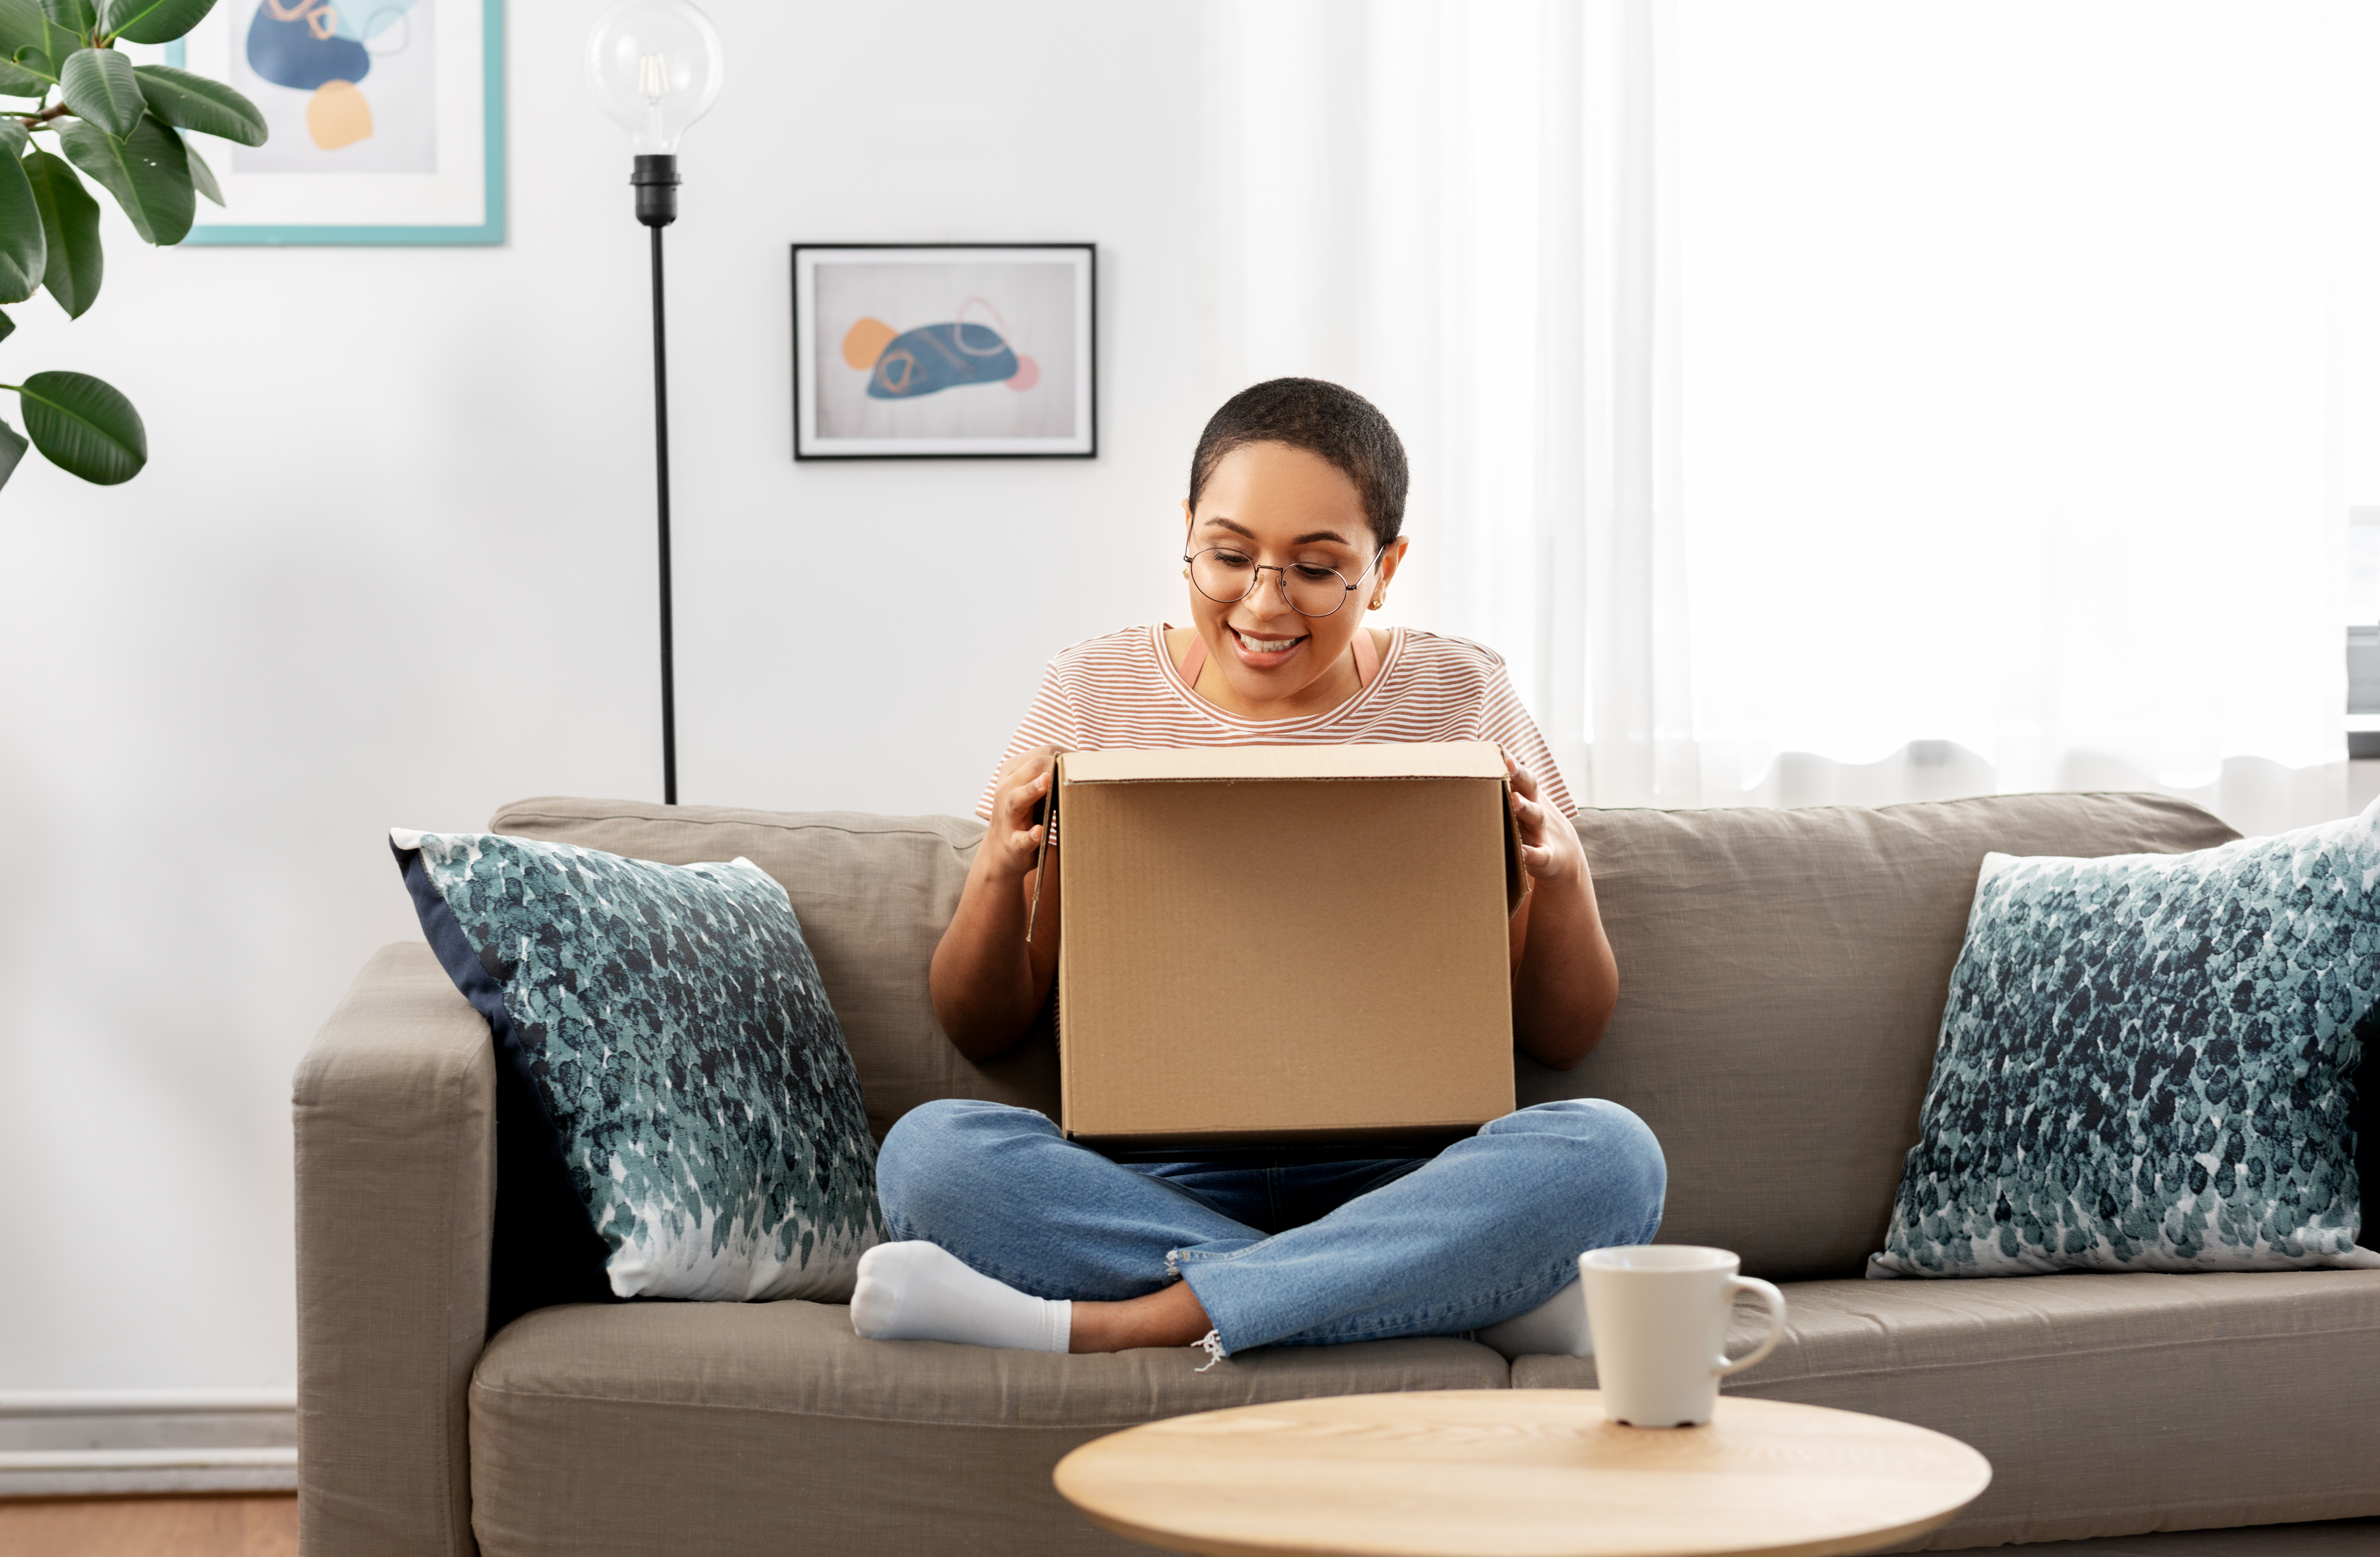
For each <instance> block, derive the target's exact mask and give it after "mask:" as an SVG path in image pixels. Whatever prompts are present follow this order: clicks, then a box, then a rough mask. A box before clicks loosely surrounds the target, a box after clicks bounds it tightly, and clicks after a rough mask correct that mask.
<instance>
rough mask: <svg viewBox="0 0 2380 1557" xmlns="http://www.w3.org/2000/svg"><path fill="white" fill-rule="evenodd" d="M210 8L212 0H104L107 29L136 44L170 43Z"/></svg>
mask: <svg viewBox="0 0 2380 1557" xmlns="http://www.w3.org/2000/svg"><path fill="white" fill-rule="evenodd" d="M214 8H215V0H107V30H109V31H110V32H113V33H115V35H116V36H117V37H118V38H129V39H131V40H132V41H133V42H134V43H172V42H173V41H174V40H175V39H176V38H179V37H180V36H181V35H182V34H183V33H185V32H188V30H190V29H192V28H193V27H196V26H198V25H199V23H200V21H202V20H204V19H205V18H206V14H207V13H208V12H209V11H212V10H213V9H214Z"/></svg>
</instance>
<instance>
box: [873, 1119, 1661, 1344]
mask: <svg viewBox="0 0 2380 1557" xmlns="http://www.w3.org/2000/svg"><path fill="white" fill-rule="evenodd" d="M877 1178H878V1186H879V1191H880V1196H881V1198H882V1200H883V1206H884V1217H885V1222H886V1225H887V1227H888V1229H889V1230H890V1231H891V1232H892V1236H893V1237H894V1238H895V1239H899V1240H903V1241H904V1242H903V1243H901V1244H893V1245H886V1246H883V1247H881V1248H880V1249H878V1250H871V1251H870V1252H869V1254H868V1257H867V1259H865V1260H864V1261H863V1263H862V1269H861V1276H860V1290H859V1292H858V1293H857V1294H856V1295H855V1296H854V1298H853V1306H852V1318H853V1323H854V1324H855V1326H856V1327H858V1328H859V1330H860V1332H861V1333H862V1334H867V1335H875V1336H880V1337H884V1338H888V1339H889V1338H894V1337H905V1338H919V1339H935V1340H948V1341H973V1342H977V1343H978V1344H993V1345H1011V1346H1034V1347H1038V1348H1040V1349H1046V1350H1051V1351H1059V1350H1065V1349H1068V1348H1069V1346H1070V1344H1071V1347H1072V1349H1074V1350H1076V1351H1111V1350H1119V1349H1122V1348H1123V1347H1124V1346H1133V1345H1181V1344H1188V1343H1190V1342H1192V1341H1195V1340H1196V1339H1197V1338H1198V1337H1199V1336H1200V1335H1201V1334H1202V1333H1204V1332H1207V1331H1208V1329H1209V1328H1211V1330H1212V1332H1213V1334H1214V1337H1215V1342H1216V1344H1217V1346H1218V1348H1219V1349H1220V1351H1222V1352H1224V1353H1230V1352H1236V1351H1242V1350H1245V1349H1246V1348H1248V1347H1251V1346H1262V1345H1270V1344H1290V1345H1306V1344H1324V1343H1329V1342H1338V1341H1370V1340H1383V1339H1387V1338H1389V1337H1391V1336H1400V1335H1449V1334H1458V1333H1461V1332H1466V1331H1472V1330H1477V1329H1480V1328H1482V1327H1485V1326H1488V1325H1491V1324H1495V1323H1497V1322H1499V1321H1500V1320H1510V1319H1512V1318H1514V1317H1516V1316H1519V1315H1522V1314H1525V1313H1528V1312H1529V1311H1530V1310H1532V1309H1534V1308H1537V1307H1538V1306H1539V1305H1541V1304H1543V1303H1545V1302H1546V1301H1547V1299H1548V1298H1549V1297H1551V1296H1552V1295H1554V1294H1555V1293H1556V1292H1558V1291H1560V1289H1561V1288H1562V1287H1563V1286H1564V1285H1566V1284H1567V1283H1569V1282H1571V1281H1572V1280H1573V1279H1575V1277H1576V1275H1577V1265H1576V1260H1577V1258H1578V1255H1579V1252H1580V1251H1581V1250H1583V1249H1590V1248H1601V1247H1608V1246H1610V1245H1614V1244H1635V1243H1644V1242H1645V1241H1647V1240H1649V1239H1650V1238H1651V1237H1652V1236H1653V1234H1654V1231H1655V1230H1656V1229H1657V1228H1658V1226H1659V1225H1660V1220H1661V1197H1662V1191H1663V1188H1664V1186H1665V1183H1666V1170H1665V1167H1664V1165H1663V1162H1662V1158H1661V1149H1660V1146H1659V1144H1658V1142H1656V1141H1655V1140H1654V1138H1653V1134H1652V1132H1651V1131H1650V1130H1648V1129H1646V1128H1645V1125H1644V1122H1643V1121H1642V1120H1639V1119H1638V1118H1637V1117H1636V1116H1635V1115H1634V1114H1633V1113H1629V1112H1628V1110H1626V1109H1624V1108H1621V1106H1620V1105H1618V1104H1617V1103H1609V1102H1604V1101H1598V1100H1585V1101H1572V1102H1555V1103H1540V1104H1538V1105H1537V1106H1536V1107H1534V1108H1525V1109H1522V1110H1521V1111H1519V1112H1518V1113H1509V1114H1506V1115H1505V1116H1504V1117H1503V1118H1501V1119H1497V1120H1493V1121H1490V1122H1489V1123H1488V1124H1487V1125H1483V1126H1482V1127H1481V1128H1480V1130H1479V1133H1478V1134H1476V1135H1475V1136H1468V1137H1464V1138H1463V1139H1462V1140H1460V1141H1457V1142H1456V1143H1455V1144H1454V1145H1452V1146H1450V1147H1448V1148H1447V1149H1446V1150H1444V1151H1441V1152H1440V1153H1439V1154H1438V1155H1437V1156H1436V1157H1434V1158H1429V1159H1426V1160H1407V1161H1383V1162H1330V1163H1312V1164H1303V1165H1273V1166H1255V1167H1236V1166H1232V1165H1229V1164H1205V1165H1201V1164H1188V1163H1177V1164H1166V1165H1163V1166H1154V1167H1141V1166H1130V1165H1124V1164H1120V1163H1117V1162H1111V1161H1110V1160H1109V1159H1108V1158H1106V1157H1104V1156H1102V1155H1100V1154H1099V1152H1096V1151H1093V1150H1090V1149H1089V1148H1087V1147H1084V1146H1080V1145H1077V1144H1075V1142H1072V1141H1069V1140H1067V1139H1066V1138H1065V1137H1062V1135H1060V1134H1059V1132H1058V1128H1057V1126H1056V1125H1052V1124H1051V1123H1050V1121H1049V1120H1048V1119H1047V1118H1046V1117H1044V1116H1043V1115H1041V1114H1039V1113H1034V1112H1032V1111H1031V1110H1028V1109H1019V1108H1010V1107H1007V1106H1004V1105H1002V1104H999V1103H987V1102H977V1101H965V1100H946V1101H941V1102H934V1103H929V1104H927V1105H925V1106H924V1107H922V1108H918V1109H916V1110H914V1111H912V1112H911V1113H908V1114H906V1115H905V1116H904V1117H903V1118H902V1120H901V1121H900V1123H899V1124H897V1125H894V1126H893V1128H892V1134H891V1135H890V1136H888V1137H886V1139H885V1142H884V1149H883V1151H882V1152H881V1154H880V1157H879V1159H878V1163H877ZM911 1241H915V1242H916V1243H920V1244H926V1245H931V1246H934V1247H936V1248H939V1249H941V1250H943V1251H946V1252H947V1253H948V1254H949V1255H953V1256H955V1257H956V1260H955V1261H952V1260H945V1259H940V1258H939V1257H937V1256H934V1255H933V1254H932V1253H931V1252H930V1251H929V1250H925V1249H912V1248H909V1247H908V1245H909V1243H910V1242H911ZM961 1265H963V1266H964V1267H965V1270H962V1269H959V1267H960V1266H961ZM969 1271H972V1272H975V1273H977V1275H976V1277H975V1278H974V1279H970V1277H969V1274H968V1272H969ZM1177 1276H1178V1277H1179V1278H1180V1283H1179V1284H1176V1280H1175V1279H1176V1277H1177ZM985 1277H988V1278H990V1280H989V1281H985V1280H982V1279H981V1278H985ZM1003 1289H1005V1291H1003ZM1068 1304H1072V1305H1074V1307H1073V1308H1071V1309H1070V1308H1067V1307H1066V1305H1068Z"/></svg>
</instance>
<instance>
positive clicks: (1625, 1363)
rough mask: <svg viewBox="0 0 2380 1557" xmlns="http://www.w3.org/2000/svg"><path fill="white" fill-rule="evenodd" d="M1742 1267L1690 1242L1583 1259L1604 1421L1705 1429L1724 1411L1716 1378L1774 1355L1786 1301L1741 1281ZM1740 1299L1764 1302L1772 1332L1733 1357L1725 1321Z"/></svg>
mask: <svg viewBox="0 0 2380 1557" xmlns="http://www.w3.org/2000/svg"><path fill="white" fill-rule="evenodd" d="M1740 1264H1741V1261H1739V1260H1738V1259H1736V1257H1735V1256H1734V1255H1732V1254H1730V1253H1729V1252H1728V1251H1727V1250H1725V1249H1713V1248H1700V1247H1695V1246H1694V1245H1692V1244H1634V1245H1630V1246H1628V1247H1623V1248H1608V1249H1590V1250H1588V1251H1587V1252H1586V1253H1585V1254H1582V1255H1580V1256H1579V1257H1578V1277H1579V1281H1580V1283H1581V1284H1582V1285H1584V1286H1585V1290H1586V1325H1587V1329H1588V1331H1589V1332H1591V1333H1592V1334H1593V1335H1594V1337H1595V1369H1596V1375H1597V1381H1599V1382H1600V1383H1601V1385H1602V1387H1603V1414H1604V1416H1606V1417H1609V1418H1610V1419H1611V1420H1612V1421H1615V1422H1622V1423H1626V1424H1627V1425H1628V1426H1631V1427H1639V1428H1691V1427H1700V1426H1701V1425H1702V1424H1703V1423H1705V1422H1707V1421H1709V1420H1710V1419H1711V1413H1712V1412H1714V1411H1716V1410H1717V1409H1718V1381H1719V1380H1720V1378H1721V1377H1723V1376H1724V1375H1726V1374H1730V1373H1734V1372H1738V1371H1741V1370H1742V1369H1743V1368H1750V1367H1751V1366H1752V1365H1753V1364H1754V1363H1755V1362H1758V1361H1759V1360H1760V1359H1761V1358H1762V1357H1765V1356H1767V1355H1768V1354H1769V1353H1770V1352H1772V1351H1775V1350H1776V1349H1777V1343H1778V1342H1779V1340H1780V1339H1782V1338H1783V1336H1784V1334H1785V1295H1784V1294H1783V1293H1781V1292H1779V1291H1778V1290H1777V1289H1776V1288H1775V1287H1773V1286H1771V1285H1769V1284H1768V1283H1767V1282H1764V1281H1760V1280H1757V1279H1755V1278H1754V1277H1751V1276H1739V1275H1737V1274H1736V1273H1735V1272H1736V1270H1737V1267H1738V1266H1739V1265H1740ZM1739 1292H1749V1293H1755V1294H1757V1295H1759V1296H1760V1298H1761V1299H1762V1300H1763V1301H1764V1302H1766V1303H1767V1305H1768V1334H1767V1338H1766V1339H1765V1340H1763V1341H1762V1342H1761V1343H1760V1344H1759V1345H1757V1346H1755V1347H1754V1348H1753V1349H1752V1350H1751V1351H1749V1352H1747V1353H1745V1354H1744V1355H1743V1356H1740V1357H1735V1358H1730V1357H1729V1356H1728V1355H1727V1321H1728V1319H1729V1317H1730V1315H1731V1314H1732V1313H1733V1312H1734V1310H1735V1295H1736V1294H1737V1293H1739Z"/></svg>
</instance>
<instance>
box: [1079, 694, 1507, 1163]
mask: <svg viewBox="0 0 2380 1557" xmlns="http://www.w3.org/2000/svg"><path fill="white" fill-rule="evenodd" d="M1051 795H1052V807H1053V809H1052V813H1051V814H1052V816H1053V818H1054V819H1056V820H1057V825H1056V826H1055V827H1053V829H1052V831H1053V833H1056V834H1057V842H1056V845H1055V846H1054V847H1053V848H1052V849H1051V851H1050V852H1051V853H1052V854H1054V855H1055V856H1056V857H1057V859H1056V868H1057V872H1058V876H1057V882H1058V886H1059V889H1060V890H1059V892H1058V893H1057V894H1056V895H1057V897H1058V900H1059V904H1058V912H1059V915H1060V917H1061V918H1060V922H1061V924H1062V935H1061V938H1060V942H1059V961H1058V1033H1059V1067H1060V1074H1061V1077H1062V1088H1063V1092H1062V1096H1063V1119H1062V1125H1063V1127H1064V1129H1065V1132H1066V1134H1067V1135H1068V1136H1070V1137H1075V1138H1076V1139H1079V1140H1082V1141H1084V1142H1086V1143H1087V1144H1090V1145H1094V1146H1098V1147H1100V1148H1101V1149H1103V1150H1125V1151H1129V1150H1134V1149H1148V1148H1160V1147H1186V1146H1211V1147H1233V1146H1238V1147H1254V1146H1280V1145H1299V1146H1313V1147H1316V1148H1319V1149H1329V1148H1331V1147H1334V1146H1351V1147H1361V1146H1366V1145H1379V1146H1381V1147H1383V1148H1387V1147H1390V1146H1412V1147H1420V1146H1423V1145H1425V1144H1427V1143H1428V1142H1431V1141H1435V1142H1438V1143H1440V1144H1442V1143H1443V1142H1445V1141H1446V1140H1450V1139H1452V1138H1454V1137H1458V1136H1460V1135H1463V1134H1467V1133H1468V1132H1470V1131H1472V1130H1475V1129H1476V1128H1477V1127H1478V1126H1479V1125H1482V1124H1484V1123H1485V1122H1487V1121H1488V1120H1490V1119H1494V1118H1497V1117H1499V1116H1500V1115H1502V1114H1505V1113H1511V1112H1512V973H1511V938H1510V919H1511V915H1512V910H1513V909H1514V907H1515V906H1517V905H1518V903H1519V901H1520V895H1521V893H1522V891H1523V875H1522V870H1521V861H1520V845H1519V840H1518V838H1517V837H1516V835H1515V833H1514V831H1513V825H1512V811H1511V806H1510V804H1509V801H1508V789H1507V783H1506V779H1505V776H1504V763H1503V759H1502V757H1501V756H1500V753H1499V752H1498V750H1497V748H1496V747H1495V746H1494V745H1493V744H1491V743H1488V742H1485V741H1463V742H1448V743H1441V744H1434V745H1416V746H1337V747H1328V746H1309V747H1230V748H1213V749H1195V750H1160V751H1078V752H1069V753H1066V754H1065V755H1063V756H1062V757H1060V758H1059V760H1058V765H1057V782H1056V783H1055V785H1053V786H1052V790H1051ZM1044 911H1046V909H1043V908H1041V907H1040V906H1037V915H1038V913H1040V912H1044Z"/></svg>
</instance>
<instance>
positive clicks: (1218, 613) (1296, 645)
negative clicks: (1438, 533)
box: [1183, 444, 1405, 709]
mask: <svg viewBox="0 0 2380 1557" xmlns="http://www.w3.org/2000/svg"><path fill="white" fill-rule="evenodd" d="M1209 547H1216V548H1221V549H1223V550H1224V551H1227V552H1229V553H1233V556H1234V557H1235V558H1237V559H1252V560H1253V561H1254V562H1255V563H1256V564H1257V565H1259V566H1263V567H1265V568H1267V569H1270V568H1276V567H1280V568H1289V569H1293V570H1294V569H1297V568H1301V567H1304V568H1307V569H1314V568H1329V569H1330V570H1332V571H1334V572H1336V573H1338V574H1340V575H1342V577H1343V578H1346V580H1347V581H1348V582H1349V583H1351V584H1354V585H1355V586H1356V588H1355V590H1354V592H1353V593H1352V594H1347V595H1345V596H1344V597H1343V600H1342V603H1341V605H1340V606H1339V609H1338V610H1336V611H1334V612H1332V613H1331V614H1330V615H1328V616H1306V615H1303V614H1299V613H1298V612H1296V611H1294V610H1293V609H1292V608H1291V606H1290V603H1289V601H1288V599H1287V598H1286V597H1285V595H1284V593H1283V590H1282V576H1281V574H1279V573H1273V572H1269V571H1268V572H1263V573H1259V574H1257V578H1258V580H1259V583H1258V584H1257V589H1256V591H1255V592H1254V593H1253V594H1250V595H1249V596H1248V597H1247V598H1246V599H1245V600H1241V601H1237V602H1231V603H1228V604H1227V603H1224V602H1219V601H1214V600H1209V599H1208V597H1207V596H1206V595H1204V594H1202V593H1201V592H1200V591H1199V590H1198V589H1197V588H1196V586H1195V585H1194V586H1192V587H1191V590H1190V613H1191V621H1192V623H1193V624H1194V625H1195V626H1196V628H1197V630H1198V636H1199V637H1200V638H1201V639H1205V640H1206V644H1207V654H1208V663H1211V664H1213V665H1214V666H1215V668H1216V669H1217V670H1219V671H1220V672H1221V673H1222V675H1223V677H1224V680H1225V681H1226V683H1227V684H1228V685H1229V686H1230V687H1231V689H1232V691H1233V693H1234V694H1236V696H1237V698H1238V699H1239V700H1240V701H1242V702H1244V703H1245V704H1247V705H1249V706H1250V707H1252V708H1258V709H1263V708H1273V707H1280V706H1281V705H1285V704H1286V705H1291V706H1292V708H1294V707H1295V706H1296V705H1299V704H1302V703H1306V702H1310V701H1315V700H1318V699H1322V698H1326V697H1327V698H1328V699H1329V701H1327V702H1324V703H1323V705H1322V706H1325V707H1328V706H1330V703H1332V702H1336V701H1337V700H1338V699H1339V698H1340V697H1341V696H1342V695H1343V692H1344V689H1343V688H1341V687H1337V686H1336V683H1335V678H1336V677H1337V676H1340V675H1347V676H1352V675H1353V674H1354V673H1353V670H1352V668H1350V667H1349V666H1348V664H1347V660H1348V645H1349V644H1351V643H1352V642H1354V638H1355V635H1356V634H1357V633H1358V632H1360V631H1362V630H1363V627H1364V624H1365V619H1366V616H1367V615H1368V614H1369V612H1368V611H1367V610H1366V607H1368V606H1369V605H1370V603H1371V602H1372V601H1373V600H1374V599H1375V598H1377V597H1378V594H1379V592H1380V591H1381V590H1383V589H1385V588H1386V587H1387V585H1388V582H1389V580H1390V578H1393V577H1394V576H1395V574H1396V570H1397V565H1398V564H1399V563H1400V562H1402V561H1403V558H1404V551H1405V542H1404V541H1402V540H1400V541H1396V542H1394V543H1393V544H1391V545H1390V547H1389V549H1388V553H1387V554H1386V555H1384V556H1381V557H1380V558H1379V560H1378V566H1373V553H1374V550H1375V548H1374V545H1373V541H1372V526H1371V521H1370V520H1369V519H1367V518H1366V517H1365V515H1364V500H1363V497H1362V495H1361V494H1360V493H1357V491H1356V490H1355V483H1354V481H1352V480H1348V479H1347V476H1346V475H1345V473H1344V472H1342V471H1341V470H1340V469H1339V468H1338V467H1337V466H1334V465H1332V464H1331V463H1330V461H1329V460H1327V459H1324V458H1323V457H1322V456H1319V455H1315V454H1309V453H1307V452H1306V451H1305V450H1304V449H1293V448H1291V447H1290V446H1289V445H1288V444H1242V445H1241V446H1240V447H1239V448H1236V449H1234V450H1233V451H1232V452H1231V453H1230V454H1228V455H1226V456H1223V460H1222V462H1221V463H1220V464H1219V465H1217V466H1216V467H1215V470H1214V474H1213V475H1211V476H1210V477H1208V480H1207V485H1206V488H1205V490H1204V491H1202V492H1201V493H1199V494H1198V505H1197V507H1196V509H1193V510H1191V511H1190V513H1189V533H1188V537H1187V541H1186V543H1185V544H1184V547H1183V551H1184V553H1185V554H1195V553H1198V552H1201V551H1204V550H1206V549H1208V548H1209ZM1367 568H1369V569H1370V571H1369V572H1368V573H1366V569H1367ZM1307 577H1308V578H1309V579H1310V578H1311V577H1312V576H1311V574H1309V575H1307ZM1326 582H1327V581H1326ZM1333 588H1335V586H1333Z"/></svg>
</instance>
